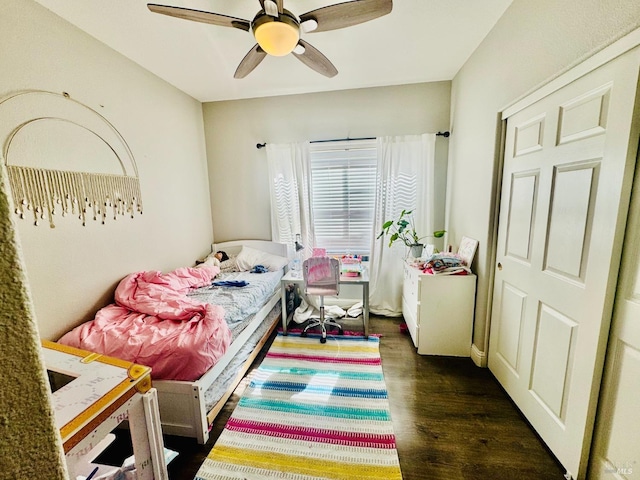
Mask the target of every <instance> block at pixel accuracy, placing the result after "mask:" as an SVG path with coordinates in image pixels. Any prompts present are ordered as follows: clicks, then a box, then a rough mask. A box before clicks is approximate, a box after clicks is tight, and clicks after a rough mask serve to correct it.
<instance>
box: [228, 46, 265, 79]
mask: <svg viewBox="0 0 640 480" xmlns="http://www.w3.org/2000/svg"><path fill="white" fill-rule="evenodd" d="M266 56H267V52H265V51H264V50H262V48H260V45H258V44H257V43H256V44H255V45H254V46H253V48H252V49H251V50H249V53H247V54H246V55H245V56H244V58H243V59H242V61H241V62H240V65H238V68H237V69H236V73H234V75H233V78H244V77H246V76H247V75H249V74H250V73H251V72H252V71H253V69H254V68H256V67H257V66H258V65H260V62H262V60H264V57H266Z"/></svg>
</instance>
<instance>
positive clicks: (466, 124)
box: [447, 0, 640, 351]
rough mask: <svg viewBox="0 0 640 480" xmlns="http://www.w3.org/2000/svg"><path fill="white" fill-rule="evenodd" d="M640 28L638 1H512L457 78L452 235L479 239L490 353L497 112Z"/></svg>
mask: <svg viewBox="0 0 640 480" xmlns="http://www.w3.org/2000/svg"><path fill="white" fill-rule="evenodd" d="M638 26H640V2H638V1H637V0H563V1H557V0H536V1H535V2H531V1H527V0H515V1H514V2H513V4H512V5H511V7H509V9H507V11H506V12H505V14H504V15H503V17H502V18H501V19H500V20H499V21H498V23H497V24H496V26H495V27H494V28H493V30H492V31H491V32H490V33H489V35H488V36H487V37H486V39H485V40H484V42H483V43H482V44H481V45H480V46H479V47H478V49H477V50H476V51H475V52H474V53H473V55H472V56H471V57H470V58H469V60H468V61H467V62H466V63H465V65H464V66H463V68H462V69H461V70H460V72H458V74H457V75H456V77H455V78H454V80H453V85H452V100H451V104H452V106H451V111H452V113H451V131H452V136H451V143H450V146H449V148H450V150H449V184H448V196H449V202H448V223H447V229H448V234H449V237H448V241H449V243H453V244H457V243H458V242H459V241H460V238H461V237H462V236H463V235H467V236H470V237H473V238H476V239H478V240H479V241H480V245H479V250H478V253H477V255H476V262H475V265H474V266H475V270H476V271H477V273H478V293H477V300H476V316H475V329H474V344H475V345H476V346H477V347H478V348H479V349H480V350H481V351H485V350H486V348H485V345H486V343H487V341H488V338H487V335H486V327H487V313H488V298H489V293H490V291H489V290H490V288H489V286H490V285H489V284H490V274H491V269H492V262H491V258H489V247H490V245H491V244H492V242H493V241H494V235H493V227H492V222H493V218H494V206H495V202H494V198H495V193H494V192H495V191H496V188H498V187H499V185H497V184H496V180H495V179H496V173H497V171H498V170H499V166H498V165H499V164H498V161H497V157H498V154H497V151H498V150H497V145H498V144H499V139H498V138H497V135H498V133H497V132H498V131H499V130H498V113H499V112H500V110H501V109H502V108H503V107H505V106H507V105H508V104H509V103H511V102H513V101H514V100H515V99H516V98H519V97H521V96H522V95H524V94H525V93H527V92H529V91H531V90H533V89H534V88H535V87H536V86H538V85H539V84H541V83H542V82H545V81H547V80H548V79H550V78H551V77H554V76H557V75H558V74H559V73H561V72H562V71H565V70H567V69H568V68H569V67H570V66H572V65H575V64H577V63H579V62H580V61H581V60H583V59H585V58H587V57H588V56H590V55H591V54H593V53H594V52H595V51H597V50H600V49H601V48H603V47H604V46H606V45H608V44H610V43H612V42H613V41H614V40H616V39H617V38H619V37H621V36H623V35H624V34H625V33H628V32H630V31H631V30H633V29H634V28H636V27H638Z"/></svg>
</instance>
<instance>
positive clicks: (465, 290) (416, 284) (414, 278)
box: [402, 262, 476, 357]
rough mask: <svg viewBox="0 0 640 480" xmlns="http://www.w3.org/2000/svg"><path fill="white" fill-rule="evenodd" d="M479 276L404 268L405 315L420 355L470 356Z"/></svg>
mask: <svg viewBox="0 0 640 480" xmlns="http://www.w3.org/2000/svg"><path fill="white" fill-rule="evenodd" d="M475 294H476V276H475V275H473V274H470V275H429V274H425V273H422V271H421V270H420V269H418V268H415V267H413V266H411V265H410V264H408V263H406V262H405V264H404V281H403V285H402V314H403V316H404V319H405V322H406V323H407V327H408V329H409V333H410V334H411V339H412V340H413V343H414V345H415V346H416V348H417V349H418V353H419V354H421V355H451V356H456V357H468V356H470V355H471V342H472V334H473V310H474V301H475Z"/></svg>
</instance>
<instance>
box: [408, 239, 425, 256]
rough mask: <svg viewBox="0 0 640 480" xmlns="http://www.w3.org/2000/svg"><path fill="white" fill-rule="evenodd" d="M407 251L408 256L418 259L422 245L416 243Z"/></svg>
mask: <svg viewBox="0 0 640 480" xmlns="http://www.w3.org/2000/svg"><path fill="white" fill-rule="evenodd" d="M409 249H410V250H409V255H411V256H412V257H413V258H420V257H421V256H422V250H423V249H424V245H423V244H421V243H416V244H415V245H411V246H410V247H409Z"/></svg>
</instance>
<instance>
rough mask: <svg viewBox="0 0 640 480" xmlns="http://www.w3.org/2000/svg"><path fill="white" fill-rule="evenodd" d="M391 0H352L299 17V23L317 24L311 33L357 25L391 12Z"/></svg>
mask: <svg viewBox="0 0 640 480" xmlns="http://www.w3.org/2000/svg"><path fill="white" fill-rule="evenodd" d="M392 8H393V0H352V1H351V2H344V3H337V4H335V5H329V6H328V7H322V8H318V9H316V10H311V11H310V12H307V13H303V14H302V15H300V23H304V22H306V21H308V20H315V21H316V22H318V28H316V29H315V30H313V32H326V31H329V30H337V29H339V28H345V27H350V26H352V25H358V24H359V23H364V22H368V21H369V20H373V19H374V18H378V17H382V16H383V15H386V14H388V13H390V12H391V9H392Z"/></svg>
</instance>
